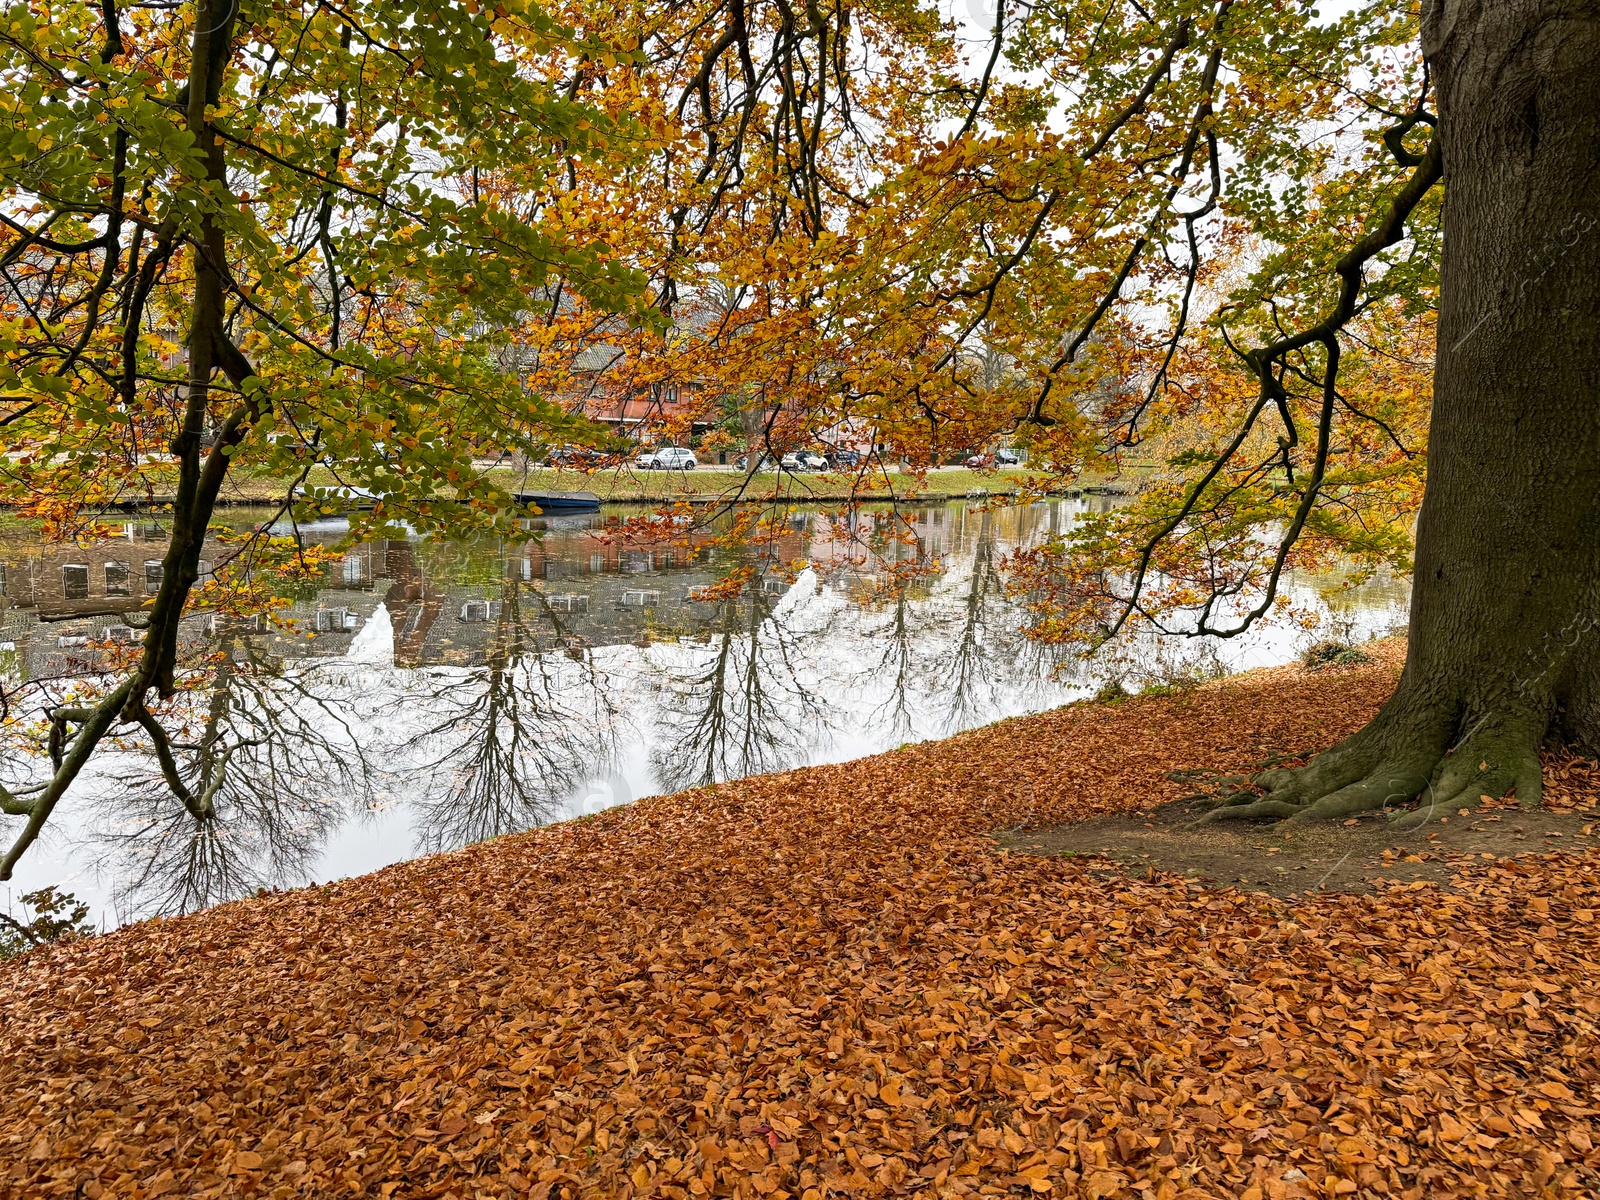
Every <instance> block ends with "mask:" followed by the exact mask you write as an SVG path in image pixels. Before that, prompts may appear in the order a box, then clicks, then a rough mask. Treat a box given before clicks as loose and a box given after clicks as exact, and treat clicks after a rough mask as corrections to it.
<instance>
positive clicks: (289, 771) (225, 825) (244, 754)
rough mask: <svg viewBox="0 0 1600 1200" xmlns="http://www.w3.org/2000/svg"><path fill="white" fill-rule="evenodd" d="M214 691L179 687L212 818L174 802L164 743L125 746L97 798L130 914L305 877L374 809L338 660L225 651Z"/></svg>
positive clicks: (183, 768)
mask: <svg viewBox="0 0 1600 1200" xmlns="http://www.w3.org/2000/svg"><path fill="white" fill-rule="evenodd" d="M223 649H224V652H223V653H221V654H219V655H218V656H217V662H216V666H215V669H214V670H213V672H212V674H211V676H210V678H209V681H208V683H207V684H206V685H205V686H201V687H196V688H194V689H192V690H190V691H186V692H181V693H179V696H178V697H177V699H176V700H175V701H174V703H175V704H177V705H179V706H180V712H181V714H182V717H183V718H184V720H183V728H184V730H185V731H186V732H188V733H189V734H190V737H189V738H188V739H187V740H185V739H182V738H175V739H174V741H173V745H172V751H173V760H174V761H173V762H172V764H171V769H175V770H176V771H177V772H178V774H179V776H180V777H181V779H182V780H183V781H184V782H185V784H186V785H187V786H188V788H189V789H190V790H191V791H193V792H196V793H198V792H201V791H204V790H210V791H211V792H212V793H213V796H212V800H213V804H214V806H215V809H216V816H215V817H214V818H213V819H211V820H208V821H196V820H195V819H194V818H193V817H192V816H191V815H190V814H189V813H188V812H187V811H186V810H185V809H184V808H182V807H180V806H179V805H176V804H174V803H173V799H172V792H171V790H169V788H168V787H167V784H166V782H165V780H164V777H163V764H162V763H161V762H160V761H159V759H158V754H157V751H156V748H155V747H154V746H153V745H151V744H150V743H148V742H142V741H140V740H139V739H138V738H136V737H129V738H128V739H126V740H125V741H124V742H123V743H122V748H121V750H120V752H119V754H118V755H117V756H116V758H115V760H114V761H113V763H112V764H110V766H109V769H108V770H107V772H106V774H105V778H104V782H103V785H102V786H101V787H100V788H99V789H98V790H97V792H96V794H95V796H94V799H93V806H94V809H95V810H96V814H97V815H98V817H99V818H100V819H99V821H98V822H96V823H95V825H94V829H95V832H94V834H93V835H92V843H93V852H94V853H95V854H96V855H97V857H98V861H99V864H100V866H101V867H102V869H106V870H108V871H109V872H110V873H112V874H113V875H114V876H115V877H117V879H118V883H117V888H116V891H117V895H118V907H119V908H120V909H123V910H125V913H126V914H133V913H138V914H150V913H176V912H187V911H191V910H193V909H197V908H204V907H206V906H208V905H211V904H217V903H220V902H222V901H224V900H230V899H234V898H236V897H238V896H241V895H246V894H248V893H250V892H252V891H255V890H256V889H258V888H266V887H273V886H276V885H278V884H279V883H281V882H283V881H284V880H287V879H304V878H306V877H307V875H308V873H309V871H310V870H311V868H312V867H314V866H315V864H316V862H317V860H318V858H319V857H320V855H321V854H322V851H323V848H324V846H325V844H326V842H327V839H328V837H329V835H330V834H331V833H333V832H334V831H335V830H336V829H337V828H339V827H340V826H341V825H342V824H343V823H344V822H345V821H346V820H348V819H349V818H350V817H351V816H352V814H353V813H355V812H358V811H360V810H361V809H362V808H364V807H366V806H368V805H370V804H371V803H372V801H373V798H374V793H375V785H376V784H377V782H378V772H377V770H376V769H375V767H374V763H373V759H372V757H371V755H370V751H369V749H368V748H367V747H366V746H364V745H363V739H362V737H361V736H360V734H359V732H358V729H357V727H356V725H355V724H354V723H353V717H352V712H351V707H350V701H351V699H352V689H351V686H350V682H349V680H348V678H347V672H346V671H345V670H344V669H343V666H342V664H339V663H337V662H330V663H319V664H315V665H312V666H309V667H302V668H299V669H296V670H294V671H288V672H285V671H283V670H282V665H281V664H280V663H277V662H275V661H273V660H272V659H270V658H268V657H267V656H265V655H263V654H262V653H261V652H260V651H259V650H258V649H257V648H255V647H253V646H252V645H251V643H250V641H249V640H248V639H245V638H240V639H238V640H237V641H235V642H234V643H233V645H232V646H231V647H226V646H225V647H224V648H223Z"/></svg>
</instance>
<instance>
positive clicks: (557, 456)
mask: <svg viewBox="0 0 1600 1200" xmlns="http://www.w3.org/2000/svg"><path fill="white" fill-rule="evenodd" d="M613 457H614V455H610V454H607V453H606V452H605V451H603V450H596V449H595V448H594V447H592V446H557V447H556V448H555V449H553V450H551V451H550V453H549V454H547V455H545V460H544V461H545V465H546V466H550V467H598V466H600V465H601V464H603V463H606V462H609V461H610V460H611V459H612V458H613Z"/></svg>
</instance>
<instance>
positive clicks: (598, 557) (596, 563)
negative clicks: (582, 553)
mask: <svg viewBox="0 0 1600 1200" xmlns="http://www.w3.org/2000/svg"><path fill="white" fill-rule="evenodd" d="M605 569H606V556H605V555H604V554H591V555H589V571H590V573H591V574H595V575H598V574H600V572H601V571H604V570H605Z"/></svg>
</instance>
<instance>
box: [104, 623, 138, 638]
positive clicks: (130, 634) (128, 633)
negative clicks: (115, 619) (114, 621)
mask: <svg viewBox="0 0 1600 1200" xmlns="http://www.w3.org/2000/svg"><path fill="white" fill-rule="evenodd" d="M106 636H107V637H108V638H110V639H111V640H112V641H113V642H136V641H138V640H139V638H140V637H141V636H142V635H141V634H140V632H139V631H138V630H137V629H135V628H133V626H131V625H107V626H106Z"/></svg>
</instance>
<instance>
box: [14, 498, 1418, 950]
mask: <svg viewBox="0 0 1600 1200" xmlns="http://www.w3.org/2000/svg"><path fill="white" fill-rule="evenodd" d="M1107 503H1109V501H1107V500H1105V499H1103V498H1100V499H1097V498H1082V499H1070V500H1069V499H1063V500H1052V501H1049V502H1045V503H1038V504H1033V505H1029V506H1023V507H1010V508H998V509H993V510H985V509H982V508H980V507H976V506H969V505H968V504H966V503H964V502H959V501H958V502H951V503H937V504H926V505H922V506H920V507H912V508H905V507H902V508H901V509H900V511H899V512H898V513H894V512H890V511H888V510H886V509H877V510H874V509H863V510H860V511H858V512H856V513H855V514H854V515H852V516H848V517H846V516H843V515H839V514H830V513H828V512H825V511H821V510H815V509H796V510H793V511H791V512H788V513H786V514H784V515H783V516H782V518H781V519H779V520H776V521H773V522H770V523H769V524H768V525H766V526H764V527H762V528H760V529H758V530H756V531H755V533H754V536H753V537H752V538H751V539H750V540H749V542H748V544H746V545H744V546H742V547H741V548H739V549H731V548H728V547H725V546H714V545H711V544H710V537H709V535H707V534H702V533H700V532H697V531H694V530H677V531H673V530H665V529H662V528H660V527H655V528H652V529H649V530H644V531H640V530H638V529H636V528H633V527H631V526H630V522H629V518H630V517H633V516H635V515H636V513H637V510H630V511H626V512H624V511H621V510H617V511H613V510H610V509H607V510H603V511H602V512H601V513H599V514H596V515H587V516H576V517H563V518H551V519H549V520H546V521H540V522H532V523H529V526H528V528H527V529H526V530H524V531H521V532H520V533H519V534H518V536H517V537H515V538H506V539H499V540H492V541H483V542H478V543H474V544H470V545H447V544H439V543H432V542H423V541H417V540H404V539H392V540H383V541H374V542H367V543H364V544H361V545H359V546H356V547H354V548H351V549H348V550H347V551H346V552H344V553H343V554H342V556H341V557H337V558H336V559H335V560H334V562H333V566H332V569H331V570H330V571H328V572H327V573H326V574H325V575H324V577H323V579H322V581H321V586H319V587H316V588H314V589H308V590H306V591H305V592H304V593H303V594H301V595H299V596H298V597H297V598H296V599H295V600H294V602H293V603H292V605H291V606H290V607H289V608H287V609H285V610H283V611H282V612H281V613H280V614H279V619H278V620H277V621H266V622H263V621H259V620H250V619H240V618H223V617H212V616H210V615H207V614H205V613H199V614H197V615H195V616H194V617H191V618H188V619H187V624H186V630H185V638H186V643H185V645H186V651H187V653H188V655H189V658H190V661H191V662H193V663H194V664H195V669H196V670H197V671H198V672H199V683H198V686H196V687H195V688H194V689H193V690H192V691H190V692H188V693H186V694H185V696H184V698H183V701H182V704H183V708H182V710H181V717H182V720H183V728H182V730H181V731H180V735H179V736H177V737H175V739H174V740H175V742H179V743H181V745H182V747H183V751H182V752H183V754H184V755H185V756H186V758H185V760H184V761H185V765H186V766H187V767H188V769H190V770H194V771H199V770H200V769H202V768H204V769H208V770H215V769H217V766H218V764H219V763H221V764H222V770H223V772H224V782H223V784H222V787H221V790H220V791H219V793H218V795H217V801H216V806H217V811H218V814H219V819H218V820H217V821H216V822H214V823H213V824H212V825H211V826H210V827H208V828H207V829H206V830H205V831H203V832H202V833H200V834H198V835H197V834H196V831H195V828H194V824H193V822H192V821H191V820H190V819H189V818H188V817H187V816H186V814H185V813H184V810H183V809H182V807H181V806H180V805H179V804H178V803H177V802H176V801H175V800H173V799H172V797H171V795H170V793H168V792H167V791H166V790H165V786H164V785H163V783H162V781H161V778H160V772H159V767H158V764H157V763H156V762H155V759H154V755H153V754H152V753H151V752H150V750H149V749H148V747H144V746H141V745H139V744H137V743H134V742H129V743H127V744H126V745H124V746H123V747H121V748H120V749H118V750H116V751H114V752H112V753H109V754H106V755H104V756H103V757H101V758H99V759H98V760H97V762H96V766H95V768H94V770H93V773H92V774H86V775H85V776H84V777H82V778H81V780H80V781H79V783H78V784H77V785H75V787H74V789H73V791H72V793H70V794H69V796H68V798H67V800H66V801H65V802H64V803H63V805H62V806H61V807H60V808H58V810H57V812H56V815H55V817H54V819H53V826H52V827H51V828H49V829H48V830H47V832H46V835H45V837H44V839H42V841H41V843H40V844H38V845H36V846H35V847H34V849H33V850H32V851H30V853H29V855H28V856H27V857H26V858H24V859H23V861H22V863H21V865H20V866H19V868H18V872H17V878H16V879H15V880H14V881H13V882H12V883H11V884H10V885H9V891H7V890H6V889H4V888H0V904H5V903H7V901H8V900H10V899H11V898H12V897H14V896H16V895H20V894H21V893H24V892H27V891H29V890H31V889H33V888H35V887H39V886H42V885H44V884H47V883H50V884H55V885H57V886H59V887H62V888H64V889H65V890H69V891H72V892H74V893H75V894H77V895H78V896H79V897H80V898H82V899H84V900H86V901H88V902H89V903H90V904H91V905H93V906H94V909H95V911H96V913H97V914H98V915H99V917H100V919H101V921H102V923H103V924H105V925H108V926H109V925H113V924H116V923H119V922H122V921H126V920H130V919H133V918H135V917H138V916H142V915H147V914H150V913H153V912H162V911H164V912H172V911H181V910H187V909H194V908H199V907H204V906H205V905H207V904H213V903H217V902H219V901H222V900H226V899H230V898H233V897H236V896H239V895H243V894H246V893H249V892H252V891H254V890H255V889H257V888H262V887H268V888H270V887H294V886H300V885H303V884H306V883H311V882H320V881H326V880H329V879H337V878H342V877H346V876H350V875H357V874H361V873H363V872H366V871H371V870H374V869H376V868H378V867H381V866H383V865H385V864H388V863H392V862H397V861H400V860H402V859H406V858H412V857H416V856H418V855H424V854H432V853H436V852H439V851H443V850H449V849H452V848H455V847H458V846H462V845H465V844H467V843H470V842H475V841H481V840H483V839H486V838H492V837H496V836H499V835H501V834H506V833H512V832H516V831H519V830H523V829H527V828H530V827H532V826H535V825H538V824H541V823H544V822H548V821H552V820H561V819H564V818H568V817H572V816H577V815H582V814H585V813H593V812H598V811H600V810H602V809H604V808H607V807H610V806H612V805H616V804H625V803H627V802H629V801H630V800H633V799H636V798H638V797H640V796H645V795H650V794H654V793H660V792H669V791H674V790H677V789H680V788H685V787H690V786H694V785H698V784H703V783H708V782H712V781H716V780H723V779H730V778H737V777H739V776H742V775H749V774H754V773H759V772H765V771H775V770H781V769H784V768H788V767H794V766H800V765H804V764H808V763H819V762H838V761H844V760H848V759H852V758H857V757H860V756H862V755H867V754H872V753H875V752H877V751H881V750H884V749H888V748H892V747H894V746H897V745H900V744H903V743H905V742H910V741H917V740H920V739H924V738H936V737H942V736H945V735H947V734H951V733H955V732H959V731H961V730H964V729H970V728H972V727H974V726H977V725H982V724H985V723H988V722H991V721H995V720H998V719H1001V718H1004V717H1009V716H1014V715H1018V714H1022V713H1029V712H1037V711H1040V710H1043V709H1048V708H1052V707H1055V706H1057V705H1060V704H1064V703H1066V702H1068V701H1071V700H1074V699H1078V698H1081V697H1083V696H1085V695H1090V694H1093V693H1094V692H1095V691H1097V690H1098V689H1099V688H1100V687H1102V686H1104V685H1105V684H1106V683H1107V682H1108V681H1109V680H1112V679H1118V680H1121V681H1123V682H1124V683H1125V685H1126V686H1128V687H1130V689H1132V690H1137V689H1138V688H1139V687H1140V686H1143V685H1146V684H1149V683H1152V682H1158V681H1161V680H1165V679H1176V678H1180V677H1185V676H1191V677H1192V676H1193V675H1195V674H1204V675H1214V674H1218V673H1223V672H1231V671H1238V670H1245V669H1249V668H1251V667H1256V666H1262V665H1269V664H1274V663H1279V662H1284V661H1287V660H1288V659H1290V658H1292V657H1294V656H1295V655H1296V654H1297V653H1298V652H1299V651H1300V650H1301V649H1302V648H1303V647H1304V646H1305V645H1306V643H1307V642H1308V641H1309V640H1311V639H1312V638H1313V637H1325V636H1327V635H1328V631H1329V625H1330V624H1331V625H1332V626H1333V628H1334V629H1335V630H1336V632H1338V633H1339V634H1340V635H1341V636H1343V637H1346V638H1350V639H1355V640H1362V639H1365V638H1367V637H1371V636H1376V635H1378V634H1382V633H1387V632H1389V631H1390V630H1391V629H1393V628H1395V627H1397V626H1400V625H1402V624H1403V623H1404V620H1405V612H1406V599H1407V597H1406V589H1405V586H1404V585H1403V584H1402V583H1400V582H1398V581H1393V580H1378V581H1374V582H1372V583H1368V584H1366V585H1364V586H1362V587H1360V588H1356V589H1340V588H1339V587H1338V586H1337V581H1336V580H1310V579H1296V580H1293V581H1292V583H1291V592H1292V598H1293V600H1294V602H1295V603H1296V604H1297V605H1298V606H1299V607H1300V608H1301V609H1303V610H1308V611H1316V612H1320V613H1321V614H1322V615H1323V617H1324V625H1323V627H1322V628H1321V629H1320V630H1319V631H1318V632H1317V633H1316V634H1311V633H1308V632H1306V631H1305V630H1303V629H1302V628H1300V627H1299V626H1297V625H1295V624H1293V623H1290V622H1284V623H1280V624H1272V625H1266V626H1262V627H1261V628H1259V629H1257V630H1254V631H1252V632H1251V633H1250V634H1249V635H1247V636H1244V637H1240V638H1235V639H1231V640H1228V641H1212V640H1181V639H1180V640H1161V641H1157V640H1149V641H1144V642H1138V643H1135V644H1133V645H1132V646H1129V647H1124V648H1123V649H1122V650H1121V651H1120V652H1119V653H1118V654H1117V655H1116V656H1114V657H1104V658H1100V659H1097V660H1093V661H1088V662H1084V661H1080V660H1078V659H1076V658H1074V657H1072V656H1071V655H1069V654H1064V653H1062V652H1058V651H1055V650H1052V649H1051V648H1048V647H1044V646H1040V645H1038V644H1037V643H1034V642H1030V641H1029V640H1028V639H1027V638H1026V637H1024V636H1023V633H1022V627H1023V624H1024V616H1023V613H1022V611H1021V610H1020V608H1019V607H1018V606H1017V604H1016V603H1015V602H1013V601H1012V600H1011V599H1009V598H1008V597H1007V595H1006V590H1005V582H1004V578H1003V574H1002V570H1001V565H1002V562H1003V559H1004V557H1005V555H1006V554H1007V553H1008V552H1010V551H1011V550H1013V549H1016V548H1018V547H1022V546H1027V545H1032V544H1036V543H1038V542H1039V541H1041V540H1042V539H1044V538H1046V537H1048V536H1049V535H1050V534H1051V533H1052V532H1054V531H1057V530H1060V529H1062V528H1065V527H1066V526H1068V525H1069V524H1070V523H1071V522H1072V521H1074V520H1075V519H1077V518H1078V517H1080V516H1081V515H1083V514H1084V513H1085V512H1088V511H1090V509H1091V508H1093V507H1103V506H1104V505H1105V504H1107ZM228 519H229V520H230V521H232V522H233V523H235V524H236V525H241V526H243V525H248V523H249V522H250V521H252V520H260V519H261V518H260V515H259V514H248V513H244V514H233V515H230V517H229V518H228ZM114 529H116V531H117V532H118V534H119V536H117V537H114V538H111V539H109V540H106V541H102V542H96V543H94V544H93V545H91V546H88V547H65V548H63V547H42V546H39V545H38V544H37V542H36V541H30V540H29V539H28V538H27V537H25V536H23V535H20V534H13V535H12V537H11V540H10V541H8V542H6V543H5V545H4V548H3V550H0V558H3V563H0V565H3V568H4V575H3V578H0V586H3V590H4V595H5V603H6V608H5V610H4V614H3V629H0V639H3V640H0V671H3V673H4V682H5V686H6V689H7V692H8V693H9V694H10V695H11V696H12V697H14V698H15V707H14V713H15V714H16V715H23V714H24V713H25V712H26V710H27V709H28V708H29V707H30V706H31V708H32V709H33V710H35V711H36V710H37V709H38V708H39V707H40V706H41V705H42V704H44V703H46V702H59V698H60V697H61V696H63V695H64V694H65V692H66V689H68V688H71V687H72V686H74V683H73V680H74V679H79V678H82V677H84V676H86V675H92V674H93V673H95V671H96V669H97V667H101V666H103V665H104V657H103V656H104V655H106V654H114V653H116V652H117V651H116V646H117V644H118V643H120V642H129V643H132V642H134V641H136V640H137V638H138V636H139V635H138V632H137V628H136V626H137V623H138V620H139V617H138V610H139V607H140V605H141V604H142V603H143V601H144V598H145V597H146V596H147V595H148V594H151V593H153V592H154V590H155V588H156V587H157V586H158V585H159V582H160V563H159V556H160V552H161V547H162V539H163V538H164V536H165V535H164V531H163V530H162V529H161V528H160V527H159V526H157V525H152V524H150V523H148V522H145V521H142V520H139V521H130V522H128V523H127V524H126V525H124V526H121V527H114ZM344 533H345V527H344V526H343V525H341V524H340V523H337V522H331V523H329V524H327V525H326V526H302V527H301V529H300V536H302V537H303V538H304V539H306V540H309V541H318V542H321V543H323V544H326V545H329V546H337V545H338V544H339V543H340V542H341V539H342V538H343V536H344ZM207 553H208V554H213V553H214V554H215V555H216V556H222V555H225V554H226V553H227V550H226V547H224V546H222V545H221V544H220V543H219V546H218V548H217V550H216V551H215V552H213V551H210V550H208V552H207ZM218 560H219V559H213V560H208V562H207V563H203V564H202V569H203V570H205V569H208V568H209V566H210V565H211V561H218ZM108 640H109V643H110V645H111V647H112V648H111V649H110V650H104V649H100V648H97V647H98V646H103V645H105V644H106V643H107V642H108ZM11 757H12V759H13V761H12V762H11V763H10V764H9V765H8V767H7V776H8V780H9V781H10V782H13V783H17V782H21V781H22V779H23V778H24V776H25V772H26V771H27V770H29V769H31V768H30V767H29V766H28V765H27V764H26V760H21V761H22V762H23V765H22V766H20V767H19V766H18V765H17V760H16V759H15V756H14V755H12V756H11ZM996 769H997V770H1003V769H1004V764H996ZM16 824H17V819H16V818H5V817H0V834H4V835H5V836H6V837H7V838H8V839H9V837H10V836H11V831H12V830H13V829H14V828H15V826H16Z"/></svg>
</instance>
